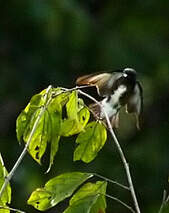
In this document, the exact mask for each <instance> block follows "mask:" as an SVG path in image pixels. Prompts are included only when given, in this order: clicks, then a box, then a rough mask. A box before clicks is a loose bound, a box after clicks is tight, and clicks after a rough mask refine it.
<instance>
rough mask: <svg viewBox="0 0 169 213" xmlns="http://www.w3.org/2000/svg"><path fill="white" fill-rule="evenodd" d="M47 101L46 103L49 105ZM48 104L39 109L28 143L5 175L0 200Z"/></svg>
mask: <svg viewBox="0 0 169 213" xmlns="http://www.w3.org/2000/svg"><path fill="white" fill-rule="evenodd" d="M50 89H51V86H49V87H48V88H47V90H46V97H47V95H48V92H49V90H50ZM49 101H50V99H49ZM49 101H48V103H49ZM48 103H46V105H45V106H43V107H42V108H41V112H40V113H39V115H38V117H37V119H36V121H35V123H34V125H33V128H32V131H31V133H30V135H29V138H28V141H27V143H26V145H25V147H24V149H23V151H22V153H21V155H20V156H19V158H18V160H17V161H16V163H15V165H14V166H13V168H12V170H11V171H10V172H9V174H8V175H7V177H5V181H4V183H3V185H2V187H1V190H0V198H1V196H2V194H3V192H4V190H5V188H6V186H7V184H8V183H9V181H10V180H11V178H12V177H13V175H14V173H15V171H16V169H17V168H18V166H19V165H20V163H21V161H22V160H23V158H24V156H25V154H26V153H27V149H28V147H29V144H30V142H31V140H32V137H33V135H34V133H35V130H36V128H37V125H38V123H39V120H40V118H41V117H42V115H43V113H44V112H45V110H46V106H47V105H48Z"/></svg>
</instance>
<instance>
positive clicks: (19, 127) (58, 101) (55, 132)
mask: <svg viewBox="0 0 169 213" xmlns="http://www.w3.org/2000/svg"><path fill="white" fill-rule="evenodd" d="M61 92H62V90H61V89H60V88H55V89H54V88H51V89H50V90H48V93H47V89H45V90H43V91H42V92H40V93H39V94H37V95H34V96H33V97H32V98H31V100H30V103H29V104H28V105H27V106H26V108H25V109H24V110H23V111H22V112H21V114H20V115H19V116H18V118H17V122H16V132H17V138H18V141H21V140H22V138H23V140H24V142H25V143H27V142H28V141H29V140H30V139H31V141H30V144H29V147H28V150H29V153H30V155H31V156H32V157H33V159H35V160H36V161H37V162H38V163H40V162H41V158H42V156H43V154H44V152H45V150H46V147H47V142H51V155H50V165H49V167H51V165H52V164H53V160H54V156H55V154H56V152H57V150H58V142H59V132H60V126H61V119H62V105H64V104H66V103H67V101H68V100H69V93H61ZM53 93H54V95H55V97H53ZM49 100H50V102H49ZM44 107H45V108H44ZM42 110H43V113H41V112H42ZM39 116H41V117H40V119H39ZM37 119H39V122H38V124H37V126H36V129H35V130H34V133H33V134H32V131H33V128H34V125H35V122H36V121H37Z"/></svg>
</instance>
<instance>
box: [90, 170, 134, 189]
mask: <svg viewBox="0 0 169 213" xmlns="http://www.w3.org/2000/svg"><path fill="white" fill-rule="evenodd" d="M92 174H93V175H94V176H96V177H98V178H101V179H103V180H105V181H107V182H109V183H113V184H116V185H117V186H120V187H121V188H123V189H127V190H130V189H129V187H128V186H125V185H123V184H121V183H118V182H117V181H114V180H111V179H109V178H107V177H104V176H102V175H99V174H97V173H92Z"/></svg>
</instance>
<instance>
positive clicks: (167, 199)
mask: <svg viewBox="0 0 169 213" xmlns="http://www.w3.org/2000/svg"><path fill="white" fill-rule="evenodd" d="M168 201H169V196H168V197H167V192H166V190H164V192H163V199H162V203H161V206H160V210H159V212H158V213H162V212H163V209H164V206H165V205H166V204H167V202H168Z"/></svg>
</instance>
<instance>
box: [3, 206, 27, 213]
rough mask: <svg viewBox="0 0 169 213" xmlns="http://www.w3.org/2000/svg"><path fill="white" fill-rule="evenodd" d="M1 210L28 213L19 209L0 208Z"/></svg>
mask: <svg viewBox="0 0 169 213" xmlns="http://www.w3.org/2000/svg"><path fill="white" fill-rule="evenodd" d="M0 209H6V210H10V211H14V212H18V213H26V212H23V211H21V210H19V209H14V208H10V207H8V206H0Z"/></svg>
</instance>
